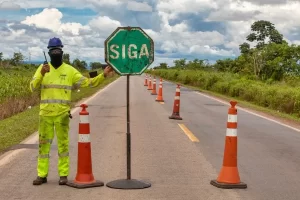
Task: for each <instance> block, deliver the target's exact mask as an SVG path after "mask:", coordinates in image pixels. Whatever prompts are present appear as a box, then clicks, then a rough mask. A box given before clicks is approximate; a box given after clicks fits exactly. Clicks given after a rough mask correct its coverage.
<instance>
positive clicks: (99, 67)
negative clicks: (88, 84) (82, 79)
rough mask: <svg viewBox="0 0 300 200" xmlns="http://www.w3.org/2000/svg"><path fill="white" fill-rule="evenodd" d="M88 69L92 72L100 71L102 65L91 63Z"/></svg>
mask: <svg viewBox="0 0 300 200" xmlns="http://www.w3.org/2000/svg"><path fill="white" fill-rule="evenodd" d="M90 67H91V69H92V70H95V69H101V68H102V64H101V63H100V62H91V63H90Z"/></svg>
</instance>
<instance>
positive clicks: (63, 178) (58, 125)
mask: <svg viewBox="0 0 300 200" xmlns="http://www.w3.org/2000/svg"><path fill="white" fill-rule="evenodd" d="M62 48H63V44H62V42H61V40H60V39H59V38H55V37H54V38H51V39H50V40H49V43H48V49H49V52H48V54H49V56H50V58H51V61H50V63H48V64H46V63H44V64H42V65H40V66H39V67H38V69H37V70H36V72H35V74H34V76H33V79H32V81H31V82H30V90H31V91H32V92H33V91H35V90H37V89H39V88H40V89H41V101H40V112H39V131H38V132H39V155H38V162H37V174H38V176H37V178H36V179H35V180H34V181H33V185H41V184H43V183H46V182H47V176H48V170H49V151H50V146H51V144H52V140H53V138H54V131H55V134H56V137H57V143H58V145H57V146H58V156H59V157H58V173H59V176H60V179H59V185H65V184H66V183H67V181H68V178H67V176H68V174H69V135H68V134H69V118H70V117H71V116H70V101H71V91H72V90H73V89H78V88H80V87H95V86H97V85H99V84H100V83H101V82H102V81H103V80H104V79H105V77H107V75H108V74H109V73H110V72H111V71H112V68H111V67H110V66H108V67H106V68H105V69H104V72H103V73H101V74H99V75H97V76H96V77H94V78H86V77H84V76H83V75H82V74H81V73H80V72H79V71H78V70H76V69H75V68H73V67H72V66H71V65H68V64H66V63H64V62H63V51H62Z"/></svg>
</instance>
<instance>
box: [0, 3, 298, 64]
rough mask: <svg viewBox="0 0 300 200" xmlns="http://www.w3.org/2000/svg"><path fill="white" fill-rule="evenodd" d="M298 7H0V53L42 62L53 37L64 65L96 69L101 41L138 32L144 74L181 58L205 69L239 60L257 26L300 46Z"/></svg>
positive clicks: (65, 4)
mask: <svg viewBox="0 0 300 200" xmlns="http://www.w3.org/2000/svg"><path fill="white" fill-rule="evenodd" d="M299 8H300V2H299V0H298V1H297V0H293V1H290V0H68V1H64V0H52V1H45V0H42V1H39V0H14V1H11V0H9V1H7V0H6V1H3V0H0V35H1V40H0V52H3V55H4V57H5V58H8V57H12V55H13V53H14V52H21V53H22V54H23V55H25V57H26V59H27V60H28V59H29V57H30V59H31V60H32V61H34V60H38V61H40V60H41V61H43V60H44V55H43V51H45V52H47V44H48V41H49V39H50V38H52V37H59V38H60V39H61V40H62V42H63V44H64V48H63V51H64V52H65V53H69V54H70V58H71V60H73V59H76V58H78V59H80V60H85V61H87V62H102V63H104V41H105V39H106V38H108V37H109V36H110V34H111V33H112V32H113V31H114V30H115V29H116V28H117V27H120V26H138V27H141V28H142V29H143V30H144V31H145V32H146V33H147V34H148V35H149V36H150V37H151V38H152V39H153V41H154V49H155V54H154V62H153V64H152V65H151V67H154V66H157V65H159V63H162V62H166V63H168V64H169V65H170V66H172V65H174V64H173V61H174V60H176V59H181V58H186V59H187V60H193V59H196V58H197V59H207V60H208V61H210V62H212V63H213V62H215V61H216V60H218V59H226V58H235V57H237V56H239V55H240V51H239V45H240V44H242V43H243V42H245V41H246V36H247V35H248V34H249V33H250V31H251V30H250V29H251V24H252V23H253V22H255V21H257V20H267V21H270V22H271V23H273V24H274V25H275V27H276V28H277V29H278V30H279V32H280V33H282V34H283V36H284V39H285V40H287V41H288V42H289V43H290V44H300V20H299V19H300V12H299ZM253 45H254V44H253ZM46 55H47V54H46ZM48 59H49V57H48Z"/></svg>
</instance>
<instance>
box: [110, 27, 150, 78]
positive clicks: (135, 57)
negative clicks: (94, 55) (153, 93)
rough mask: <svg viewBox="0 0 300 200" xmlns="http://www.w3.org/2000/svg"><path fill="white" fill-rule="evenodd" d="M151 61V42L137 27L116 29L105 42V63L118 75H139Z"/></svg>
mask: <svg viewBox="0 0 300 200" xmlns="http://www.w3.org/2000/svg"><path fill="white" fill-rule="evenodd" d="M153 61H154V44H153V40H152V39H151V38H150V37H149V36H148V35H147V34H146V33H145V32H144V31H143V30H142V29H141V28H139V27H118V28H117V29H116V30H115V31H114V32H113V33H112V34H111V35H110V36H109V37H108V38H107V39H106V40H105V62H106V63H108V64H109V65H111V66H112V67H113V68H114V70H115V71H116V72H117V73H118V74H119V75H122V76H123V75H140V74H142V73H143V72H144V71H145V70H146V69H147V68H148V67H149V66H150V65H151V64H152V63H153Z"/></svg>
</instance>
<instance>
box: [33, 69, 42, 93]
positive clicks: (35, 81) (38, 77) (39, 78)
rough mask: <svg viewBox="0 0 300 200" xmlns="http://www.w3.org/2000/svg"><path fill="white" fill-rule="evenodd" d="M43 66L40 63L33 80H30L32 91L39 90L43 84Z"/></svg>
mask: <svg viewBox="0 0 300 200" xmlns="http://www.w3.org/2000/svg"><path fill="white" fill-rule="evenodd" d="M42 67H43V65H40V66H39V67H38V69H37V70H36V72H35V74H34V76H33V78H32V80H31V81H30V91H31V92H34V91H35V90H37V89H38V88H39V87H40V85H41V82H42V80H43V75H42V74H41V69H42Z"/></svg>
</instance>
